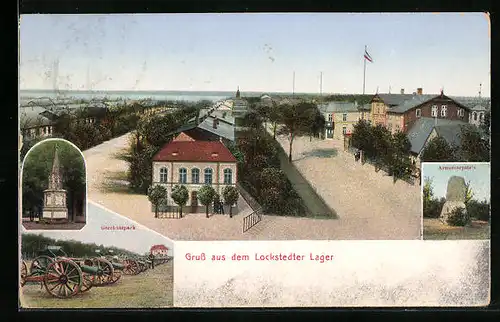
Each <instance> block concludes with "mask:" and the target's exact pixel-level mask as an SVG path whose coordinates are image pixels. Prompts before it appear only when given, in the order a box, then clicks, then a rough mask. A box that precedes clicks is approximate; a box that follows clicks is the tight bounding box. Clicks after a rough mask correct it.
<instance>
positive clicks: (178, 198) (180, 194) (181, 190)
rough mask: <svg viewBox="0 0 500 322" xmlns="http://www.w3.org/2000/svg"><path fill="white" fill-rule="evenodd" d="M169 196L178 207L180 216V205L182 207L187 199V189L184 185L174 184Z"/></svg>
mask: <svg viewBox="0 0 500 322" xmlns="http://www.w3.org/2000/svg"><path fill="white" fill-rule="evenodd" d="M171 197H172V199H173V200H174V202H175V203H176V204H177V205H178V206H179V207H180V215H181V218H182V207H184V206H185V205H186V203H187V202H188V200H189V191H188V190H187V188H186V186H184V185H175V186H174V188H173V189H172V194H171Z"/></svg>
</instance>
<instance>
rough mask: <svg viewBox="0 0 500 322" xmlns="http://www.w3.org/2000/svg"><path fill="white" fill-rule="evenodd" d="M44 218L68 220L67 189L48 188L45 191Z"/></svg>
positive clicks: (47, 219) (45, 220) (47, 220)
mask: <svg viewBox="0 0 500 322" xmlns="http://www.w3.org/2000/svg"><path fill="white" fill-rule="evenodd" d="M42 220H43V221H44V222H68V207H67V205H66V190H64V189H47V190H45V191H44V203H43V214H42Z"/></svg>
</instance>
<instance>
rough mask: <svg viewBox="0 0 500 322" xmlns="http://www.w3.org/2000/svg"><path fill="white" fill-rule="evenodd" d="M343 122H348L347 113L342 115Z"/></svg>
mask: <svg viewBox="0 0 500 322" xmlns="http://www.w3.org/2000/svg"><path fill="white" fill-rule="evenodd" d="M342 121H344V122H345V121H347V113H344V114H342Z"/></svg>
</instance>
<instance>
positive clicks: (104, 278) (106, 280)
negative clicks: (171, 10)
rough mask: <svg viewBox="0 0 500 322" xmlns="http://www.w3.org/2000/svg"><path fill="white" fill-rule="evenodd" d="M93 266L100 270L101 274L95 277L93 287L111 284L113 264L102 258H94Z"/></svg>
mask: <svg viewBox="0 0 500 322" xmlns="http://www.w3.org/2000/svg"><path fill="white" fill-rule="evenodd" d="M93 264H94V265H95V266H97V268H99V269H100V270H102V273H101V274H99V275H96V277H95V281H94V286H104V285H108V284H110V283H112V278H113V274H114V271H115V270H114V268H113V264H111V262H110V261H108V260H107V259H104V258H94V259H93Z"/></svg>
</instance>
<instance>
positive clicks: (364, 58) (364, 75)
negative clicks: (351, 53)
mask: <svg viewBox="0 0 500 322" xmlns="http://www.w3.org/2000/svg"><path fill="white" fill-rule="evenodd" d="M365 53H366V45H365ZM363 61H364V66H363V95H365V81H366V57H365V56H364V54H363Z"/></svg>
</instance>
